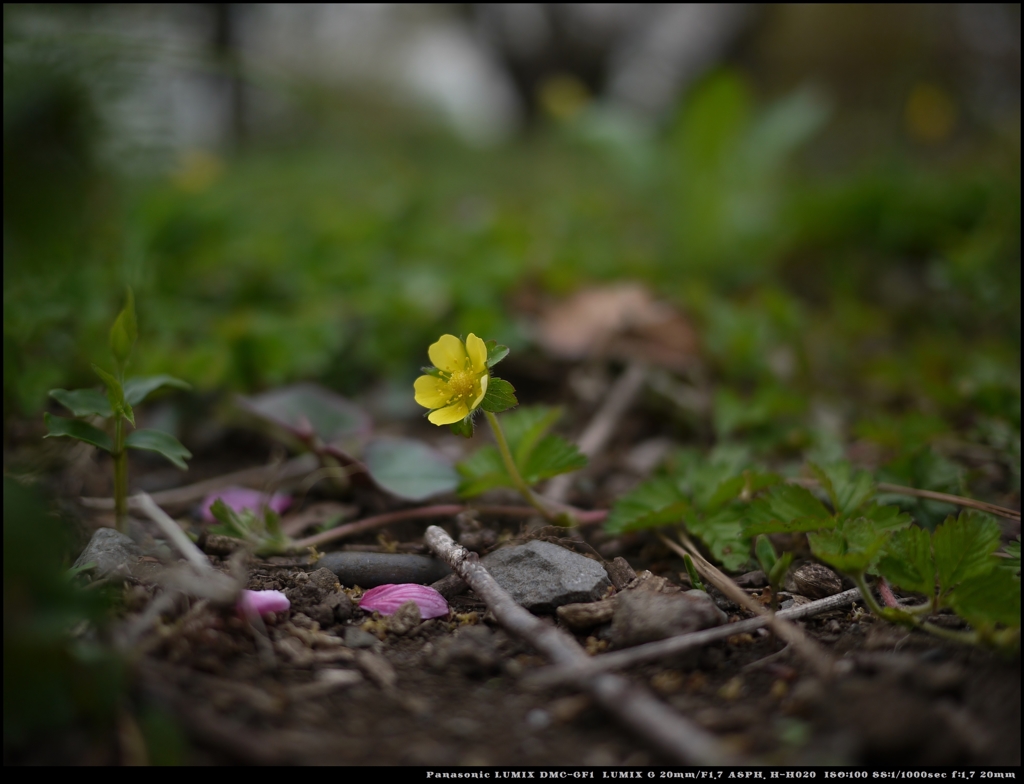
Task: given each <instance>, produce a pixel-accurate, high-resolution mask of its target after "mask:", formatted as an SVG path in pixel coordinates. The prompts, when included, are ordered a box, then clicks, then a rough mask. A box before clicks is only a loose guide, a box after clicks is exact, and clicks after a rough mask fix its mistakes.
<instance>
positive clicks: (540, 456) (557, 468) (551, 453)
mask: <svg viewBox="0 0 1024 784" xmlns="http://www.w3.org/2000/svg"><path fill="white" fill-rule="evenodd" d="M586 465H587V458H586V457H585V456H584V455H583V454H582V453H581V452H580V450H579V449H577V448H576V445H575V444H570V443H569V442H568V441H566V440H565V439H564V438H562V437H560V436H555V435H549V436H544V438H542V439H541V441H540V443H539V444H537V446H536V447H535V448H534V449H533V450H532V452H531V453H530V455H529V457H528V458H527V459H526V463H525V465H523V466H521V467H520V466H517V467H518V468H519V471H520V473H521V474H522V477H523V479H525V480H526V483H527V484H531V485H532V484H534V483H536V482H540V481H541V480H543V479H550V478H551V477H553V476H557V475H558V474H566V473H568V472H570V471H577V470H579V469H580V468H583V467H585V466H586Z"/></svg>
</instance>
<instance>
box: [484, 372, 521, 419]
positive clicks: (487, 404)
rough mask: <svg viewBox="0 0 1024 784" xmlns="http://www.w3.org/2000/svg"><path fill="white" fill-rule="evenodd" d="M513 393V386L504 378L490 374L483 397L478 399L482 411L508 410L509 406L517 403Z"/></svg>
mask: <svg viewBox="0 0 1024 784" xmlns="http://www.w3.org/2000/svg"><path fill="white" fill-rule="evenodd" d="M515 393H516V390H515V387H513V386H512V385H511V384H510V383H508V382H507V381H505V380H504V379H501V378H495V377H494V376H491V378H490V381H489V382H488V384H487V392H486V394H485V395H484V399H483V400H481V401H480V408H482V409H483V410H484V411H490V412H491V413H492V414H500V413H501V412H502V411H508V410H509V409H510V408H514V407H515V406H517V405H519V401H518V400H516V394H515Z"/></svg>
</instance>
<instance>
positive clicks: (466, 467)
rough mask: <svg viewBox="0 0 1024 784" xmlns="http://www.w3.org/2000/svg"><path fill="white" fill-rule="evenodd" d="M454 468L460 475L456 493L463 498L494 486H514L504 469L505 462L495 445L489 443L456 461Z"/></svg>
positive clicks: (483, 491)
mask: <svg viewBox="0 0 1024 784" xmlns="http://www.w3.org/2000/svg"><path fill="white" fill-rule="evenodd" d="M455 470H456V471H458V472H459V476H461V477H462V480H461V481H460V482H459V488H458V493H459V495H460V496H462V497H463V498H472V497H473V496H477V495H480V494H481V493H486V492H487V491H488V490H493V489H494V488H496V487H514V486H515V485H514V484H513V482H512V479H511V478H510V477H509V475H508V472H507V471H505V463H504V461H502V459H501V455H500V454H499V452H498V449H497V447H494V446H492V445H490V444H488V445H487V446H484V447H481V448H480V449H478V450H477V451H476V452H474V453H473V454H471V455H470V456H469V457H467V458H466V459H465V460H463V461H462V462H460V463H458V464H457V465H456V466H455Z"/></svg>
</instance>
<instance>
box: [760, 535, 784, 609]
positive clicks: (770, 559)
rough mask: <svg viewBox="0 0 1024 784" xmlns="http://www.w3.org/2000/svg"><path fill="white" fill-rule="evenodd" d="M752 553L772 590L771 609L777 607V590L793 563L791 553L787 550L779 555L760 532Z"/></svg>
mask: <svg viewBox="0 0 1024 784" xmlns="http://www.w3.org/2000/svg"><path fill="white" fill-rule="evenodd" d="M754 555H755V556H756V557H757V562H758V563H759V564H760V565H761V570H762V571H763V572H764V574H765V577H767V578H768V586H769V587H770V588H771V592H772V609H773V610H775V609H778V604H779V591H781V590H782V584H783V582H784V581H785V579H786V574H787V573H788V572H789V567H790V566H791V565H792V563H793V553H791V552H789V551H787V552H785V553H783V554H782V556H781V557H779V554H778V553H777V552H776V551H775V546H774V545H773V544H772V542H771V539H769V538H768V537H767V536H765V535H763V534H762V535H761V536H759V537H757V539H756V540H754Z"/></svg>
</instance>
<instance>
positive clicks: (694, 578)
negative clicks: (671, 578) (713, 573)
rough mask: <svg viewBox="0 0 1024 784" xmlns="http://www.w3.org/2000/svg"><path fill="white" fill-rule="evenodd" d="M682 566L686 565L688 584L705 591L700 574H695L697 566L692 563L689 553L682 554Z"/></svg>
mask: <svg viewBox="0 0 1024 784" xmlns="http://www.w3.org/2000/svg"><path fill="white" fill-rule="evenodd" d="M683 566H685V567H686V574H687V576H688V577H689V578H690V585H692V586H693V587H694V588H696V589H697V590H698V591H704V592H707V588H705V587H704V583H703V582H702V581H701V579H700V575H699V574H697V567H696V566H694V565H693V558H691V557H690V554H689V553H686V554H685V555H684V556H683Z"/></svg>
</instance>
